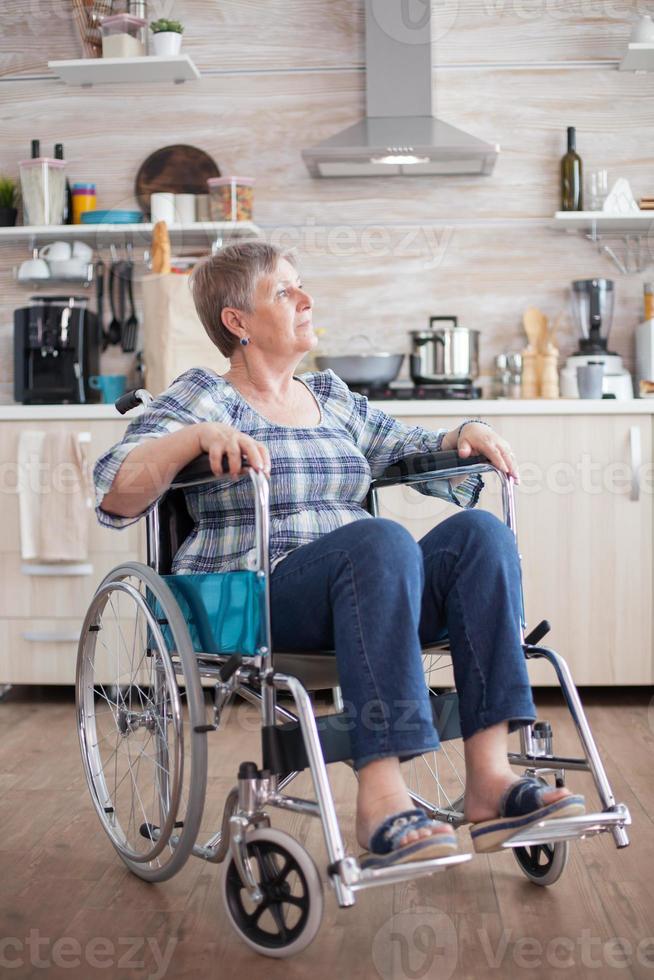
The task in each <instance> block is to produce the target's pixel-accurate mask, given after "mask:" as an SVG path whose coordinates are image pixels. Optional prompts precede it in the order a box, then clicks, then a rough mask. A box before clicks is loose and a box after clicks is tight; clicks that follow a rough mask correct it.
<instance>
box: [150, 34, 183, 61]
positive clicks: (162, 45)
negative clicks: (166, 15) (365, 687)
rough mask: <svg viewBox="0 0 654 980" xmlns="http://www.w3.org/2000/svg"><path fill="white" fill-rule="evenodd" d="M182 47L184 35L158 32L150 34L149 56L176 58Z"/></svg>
mask: <svg viewBox="0 0 654 980" xmlns="http://www.w3.org/2000/svg"><path fill="white" fill-rule="evenodd" d="M181 47H182V35H181V34H178V33H177V31H158V32H157V33H156V34H153V33H151V34H150V44H149V49H150V50H149V52H148V53H149V54H154V55H158V56H159V57H166V58H174V57H175V55H178V54H179V52H180V49H181Z"/></svg>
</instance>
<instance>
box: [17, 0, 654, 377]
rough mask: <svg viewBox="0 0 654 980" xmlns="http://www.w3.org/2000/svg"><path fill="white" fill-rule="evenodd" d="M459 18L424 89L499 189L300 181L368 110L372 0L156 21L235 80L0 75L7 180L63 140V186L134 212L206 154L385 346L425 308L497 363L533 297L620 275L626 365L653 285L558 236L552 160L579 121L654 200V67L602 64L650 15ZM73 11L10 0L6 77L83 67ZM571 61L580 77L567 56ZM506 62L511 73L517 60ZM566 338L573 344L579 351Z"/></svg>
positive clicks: (611, 161)
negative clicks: (251, 182)
mask: <svg viewBox="0 0 654 980" xmlns="http://www.w3.org/2000/svg"><path fill="white" fill-rule="evenodd" d="M163 2H164V0H161V3H163ZM454 6H455V7H456V11H455V12H456V17H454V18H453V19H451V23H450V22H448V26H447V30H443V27H444V22H441V23H440V25H439V24H438V22H437V23H436V25H435V28H436V31H437V33H438V32H439V31H440V34H439V39H438V62H439V65H445V67H443V68H442V70H441V69H439V70H435V72H434V76H433V78H434V86H435V95H436V102H437V111H438V113H439V114H440V115H442V117H443V118H444V119H445V120H447V121H448V122H451V123H453V124H455V125H458V126H461V127H462V128H463V129H467V130H469V131H470V132H473V133H476V134H478V135H479V136H482V137H485V138H487V139H491V140H495V141H497V142H499V143H500V144H501V146H502V155H501V157H500V160H499V162H498V165H497V167H496V170H495V173H494V174H493V175H492V176H491V177H488V178H476V179H472V178H464V177H462V178H442V179H432V178H423V179H420V178H413V179H412V178H402V179H397V178H393V179H388V180H381V179H364V180H361V179H359V180H354V179H351V180H322V181H315V180H312V179H311V178H310V177H309V176H308V174H307V171H306V169H305V167H304V164H303V163H302V160H301V157H300V150H301V149H302V147H304V146H308V145H311V144H312V143H314V142H317V141H318V140H319V139H322V138H324V137H326V136H328V135H331V134H332V133H334V132H336V131H337V130H338V129H340V128H342V127H345V126H347V125H349V124H350V123H352V122H354V121H355V120H356V119H357V118H359V116H360V114H361V112H362V110H363V102H364V77H363V73H362V71H361V70H360V67H361V58H362V44H363V34H362V26H363V25H362V17H361V11H362V4H361V3H360V2H359V0H357V2H350V0H331V2H330V3H329V4H323V3H317V2H315V0H265V2H264V0H222V2H221V3H219V4H217V3H214V2H213V0H211V2H209V0H187V2H186V3H184V5H183V6H182V5H181V4H180V3H173V2H172V0H171V2H170V3H169V4H168V6H167V8H166V10H165V11H164V10H163V9H161V11H160V12H161V13H169V14H172V15H174V14H177V15H178V16H180V17H182V18H183V19H184V21H185V23H186V25H187V34H186V40H185V44H186V45H187V50H189V51H191V53H193V54H194V56H196V57H197V60H198V63H199V64H200V65H201V66H202V67H204V68H206V69H211V71H212V72H214V71H217V72H219V71H222V70H223V69H226V70H227V73H225V74H211V75H208V76H204V77H203V78H202V79H201V80H200V81H199V82H197V83H188V84H186V85H182V86H174V85H148V86H142V87H141V88H139V89H133V88H129V87H127V86H119V85H116V86H101V87H97V88H94V89H90V90H88V89H76V88H69V87H67V86H64V85H63V84H61V83H58V82H55V81H50V80H46V79H39V78H34V79H27V78H25V79H22V80H16V81H10V80H8V78H7V76H6V75H5V79H4V80H3V81H0V128H1V131H2V134H3V139H2V144H1V145H0V172H2V173H5V172H6V173H14V172H15V171H16V168H17V164H18V161H19V160H21V159H23V158H24V156H25V155H26V154H27V152H28V148H29V141H30V139H32V138H33V137H37V136H38V137H39V138H40V139H41V141H42V146H43V147H44V149H46V150H49V147H50V145H51V144H54V142H56V141H62V142H64V145H65V147H66V154H67V157H68V159H69V161H70V166H69V174H70V176H71V178H73V179H80V178H85V179H89V180H94V181H95V182H96V184H97V186H98V194H99V205H100V206H107V207H130V206H133V204H134V197H133V181H134V176H135V173H136V171H137V169H138V166H139V164H140V163H141V161H142V160H143V159H144V158H145V157H146V156H147V155H148V154H149V153H150V152H152V151H153V150H154V149H156V148H157V147H159V146H162V145H165V144H166V143H169V142H173V141H175V142H178V141H179V142H189V143H193V144H195V145H197V146H201V147H203V148H204V149H206V150H207V151H209V152H210V153H211V154H212V155H213V156H214V157H215V158H216V160H217V161H218V163H219V164H220V166H221V168H222V169H223V172H225V173H229V172H237V173H238V172H240V173H249V174H252V175H253V176H255V177H256V178H257V190H256V200H255V220H257V222H258V223H259V224H260V225H261V226H262V227H263V229H264V232H265V234H266V235H267V236H268V237H269V238H271V239H272V240H275V241H278V242H284V243H287V244H292V245H296V246H297V247H298V249H299V251H300V254H301V255H302V256H303V264H304V267H305V270H306V276H307V281H308V282H309V284H310V286H311V288H312V289H313V290H314V292H315V297H316V304H317V315H316V321H317V322H320V323H322V324H323V325H324V326H326V327H327V328H328V330H329V337H330V339H333V340H334V342H335V343H338V344H341V345H343V344H344V343H345V342H346V341H347V338H348V336H349V335H350V334H351V333H353V332H357V331H358V330H359V329H360V328H365V330H366V332H369V333H370V334H371V336H372V338H373V340H374V341H375V343H377V344H378V345H379V346H380V347H383V348H386V349H392V350H402V349H405V348H406V331H407V330H409V329H415V328H417V327H422V326H424V324H425V322H426V317H427V316H428V315H429V314H430V313H458V314H459V315H460V317H461V319H462V322H464V323H465V324H467V325H469V326H472V325H474V326H479V327H480V328H481V329H482V330H483V342H482V367H483V368H484V369H485V370H487V369H489V368H490V365H491V363H492V358H493V355H494V354H495V353H497V352H498V351H499V350H501V349H503V347H504V346H505V345H506V344H509V346H513V347H519V346H520V344H521V337H520V319H521V314H522V310H523V309H524V307H525V306H526V305H528V304H530V303H537V304H542V305H543V307H544V308H545V309H546V310H547V312H549V313H551V314H553V313H555V312H556V311H557V310H558V309H560V308H561V307H562V306H564V305H565V303H566V289H567V285H568V283H569V281H570V279H572V278H580V277H585V276H590V275H608V276H611V277H613V278H614V279H616V281H617V305H616V316H615V326H614V334H613V339H614V346H615V347H616V349H617V350H618V351H619V353H621V354H623V355H624V356H625V357H626V358H627V360H628V362H631V358H632V332H633V326H634V324H635V323H636V322H638V319H639V316H640V298H641V293H642V279H643V278H644V277H643V276H633V277H624V276H621V275H619V274H618V272H617V270H616V269H615V268H614V267H613V266H612V265H611V264H610V263H609V262H608V260H607V259H605V258H600V257H599V256H598V255H597V253H596V252H595V250H594V249H593V247H592V246H591V245H590V244H589V243H586V242H584V241H583V240H581V239H578V238H576V237H574V236H564V235H560V234H558V233H557V232H554V231H551V230H550V229H549V228H548V227H547V223H548V219H549V217H550V216H551V214H552V213H553V211H554V210H555V209H556V206H557V197H558V160H559V157H560V155H561V153H562V151H563V142H564V132H565V127H566V126H567V125H570V124H574V125H576V126H577V128H578V130H579V147H580V151H581V153H582V156H583V158H584V163H585V166H586V167H587V169H588V168H593V167H598V166H606V167H608V169H609V173H610V176H611V177H612V178H615V177H617V176H619V175H623V176H626V177H628V178H629V180H630V181H631V183H632V186H633V188H634V191H635V192H636V194H637V195H638V194H641V193H652V189H653V183H652V182H653V181H654V176H653V172H652V167H651V160H652V157H653V156H654V152H653V151H654V144H653V136H652V134H653V133H654V100H653V98H652V96H653V95H654V74H651V75H649V74H648V75H635V74H624V73H619V72H618V71H617V70H615V68H614V67H611V66H604V67H602V66H599V65H597V64H596V63H595V62H596V60H597V59H598V58H604V57H617V56H618V55H619V53H620V51H621V49H622V47H623V46H624V43H625V40H626V36H627V34H628V33H629V29H630V23H631V22H632V21H633V19H634V18H635V16H636V14H637V13H638V12H639V10H640V6H642V4H640V6H639V4H637V3H635V2H634V3H631V4H628V3H621V4H607V3H589V2H588V0H571V2H569V3H567V4H563V3H562V2H559V0H542V3H541V0H528V2H527V0H521V2H520V3H519V2H518V0H459V2H458V3H456V4H454ZM66 8H67V3H65V2H63V0H62V2H60V3H56V4H55V3H54V0H38V2H37V0H35V2H34V3H33V4H28V5H25V4H23V3H22V2H21V3H19V2H18V0H8V2H6V3H5V4H4V5H3V8H2V11H1V12H0V27H2V30H0V65H3V66H4V69H6V70H10V71H14V70H18V69H19V68H20V70H21V71H22V70H24V71H25V72H30V73H34V72H35V71H42V70H43V69H44V67H45V62H46V61H47V58H48V57H66V56H69V55H76V54H78V53H79V52H78V51H77V50H73V48H74V47H75V45H76V44H77V40H76V34H75V31H74V30H73V28H72V26H71V25H72V19H71V20H70V21H69V20H67V19H66V17H63V16H61V13H62V10H63V11H64V12H65V9H66ZM435 8H436V13H437V20H438V17H441V18H445V19H447V17H449V16H450V15H451V14H452V12H453V6H452V5H450V3H449V0H447V2H445V3H441V4H435ZM153 10H154V8H153ZM539 10H540V14H538V11H539ZM48 11H50V13H51V14H52V17H50V19H48V17H47V16H46V15H47V14H48ZM55 11H56V12H57V13H56V16H55V13H54V12H55ZM640 12H644V11H640ZM30 14H33V16H32V17H31V18H30V16H29V15H30ZM44 24H47V25H48V29H47V31H46V29H45V27H44ZM37 28H38V29H37ZM255 28H256V29H255ZM12 59H13V60H12ZM21 59H23V60H22V61H21ZM557 59H558V60H559V61H560V62H561V63H559V64H558V65H556V64H554V63H552V62H553V60H557ZM573 60H574V61H580V62H582V64H581V66H579V65H577V66H574V65H569V64H565V63H564V62H566V61H573ZM509 61H514V62H515V65H514V66H513V67H507V66H506V64H505V63H506V62H509ZM548 62H550V64H549V66H548V64H547V63H548ZM480 63H484V64H480ZM448 65H449V67H447V66H448ZM8 66H9V67H8ZM12 66H13V67H12ZM21 66H22V67H21ZM321 66H322V69H323V70H319V68H320V67H321ZM348 66H350V69H349V70H348ZM289 68H292V69H293V70H288V69H289ZM332 69H336V70H332ZM230 72H231V73H230ZM653 254H654V250H653ZM24 256H25V250H24V248H17V247H8V246H6V245H3V246H0V383H5V384H6V383H7V382H8V381H10V379H11V373H12V369H11V363H10V354H11V312H12V310H13V308H14V307H15V306H18V305H21V304H22V303H24V302H25V301H26V299H27V297H28V296H29V291H28V290H25V289H22V288H20V287H18V286H17V285H16V284H15V283H14V282H13V280H12V277H11V268H12V266H13V265H15V264H17V263H18V262H19V261H20V260H21V259H22V258H23V257H24ZM355 328H356V330H355ZM566 329H567V330H568V334H567V339H566V337H563V338H562V345H561V346H562V349H563V350H564V352H568V351H569V350H570V348H571V347H572V342H573V341H572V337H571V334H570V328H569V327H568V328H566ZM120 357H121V355H119V354H117V353H116V352H115V351H111V352H110V358H111V360H109V359H108V360H107V362H106V364H107V365H110V366H109V367H108V368H107V369H109V370H118V369H120Z"/></svg>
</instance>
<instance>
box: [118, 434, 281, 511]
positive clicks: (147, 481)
mask: <svg viewBox="0 0 654 980" xmlns="http://www.w3.org/2000/svg"><path fill="white" fill-rule="evenodd" d="M201 453H208V455H209V462H210V464H211V469H212V472H213V473H215V474H216V475H222V473H223V468H222V460H223V456H225V455H226V456H227V458H228V460H229V472H230V474H231V475H232V476H234V477H236V476H238V475H239V474H240V473H242V472H243V462H242V457H243V456H245V457H246V458H247V460H248V462H249V463H250V465H251V466H253V467H254V468H255V469H257V470H259V469H263V470H264V471H265V472H267V473H269V472H270V457H269V456H268V450H267V448H266V447H265V446H264V445H263V444H262V443H259V442H255V440H254V439H252V438H251V437H250V436H247V435H245V434H244V433H243V432H238V430H237V429H234V428H233V427H232V426H230V425H225V424H223V423H221V422H196V423H194V424H192V425H186V426H184V428H183V429H179V430H178V431H177V432H171V433H170V434H169V435H166V436H161V437H160V438H158V439H146V440H144V441H143V442H142V443H140V444H139V445H137V446H136V447H135V448H134V449H133V450H132V451H131V453H130V454H129V456H127V457H126V458H125V459H124V460H123V462H122V463H121V465H120V469H119V470H118V472H117V473H116V476H115V477H114V480H113V483H112V484H111V489H110V490H109V492H108V493H106V494H105V496H104V498H103V500H102V510H103V511H105V512H106V513H109V514H115V515H117V516H118V517H137V516H138V515H139V514H142V513H143V512H144V511H145V510H147V508H148V507H149V506H150V504H152V503H153V502H154V501H155V500H158V498H159V497H160V496H161V495H162V493H164V492H165V491H166V490H167V489H168V487H169V486H170V484H171V483H172V482H173V480H174V478H175V476H176V475H177V473H179V471H180V470H181V469H182V468H183V467H184V466H186V464H187V463H190V462H191V460H193V459H195V458H196V456H200V455H201Z"/></svg>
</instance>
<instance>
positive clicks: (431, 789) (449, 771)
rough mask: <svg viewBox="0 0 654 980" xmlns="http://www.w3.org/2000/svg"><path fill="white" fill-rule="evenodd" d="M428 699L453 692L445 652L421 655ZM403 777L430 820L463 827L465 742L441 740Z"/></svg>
mask: <svg viewBox="0 0 654 980" xmlns="http://www.w3.org/2000/svg"><path fill="white" fill-rule="evenodd" d="M422 663H423V672H424V676H425V682H426V684H427V689H428V692H429V698H430V699H432V698H439V697H442V695H443V694H444V693H447V691H449V690H451V685H452V660H451V657H450V655H449V653H448V651H447V649H446V648H443V649H438V648H432V649H431V650H425V651H423V654H422ZM402 773H403V776H404V779H405V782H406V784H407V787H408V789H409V792H410V793H411V796H412V798H413V800H414V802H415V803H416V804H417V805H418V806H421V807H423V809H425V810H426V811H427V813H429V814H430V815H431V816H434V817H436V818H437V819H440V820H447V821H449V822H450V823H452V825H453V826H459V825H460V824H462V823H463V797H464V792H465V759H464V754H463V739H462V738H447V739H441V745H440V748H439V749H438V750H437V751H431V752H425V753H424V754H423V755H420V756H416V757H415V758H414V759H410V760H409V761H408V762H404V763H402Z"/></svg>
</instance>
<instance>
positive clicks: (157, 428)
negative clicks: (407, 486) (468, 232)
mask: <svg viewBox="0 0 654 980" xmlns="http://www.w3.org/2000/svg"><path fill="white" fill-rule="evenodd" d="M300 380H301V381H302V382H303V383H304V384H305V385H306V386H307V387H308V388H309V390H310V391H311V392H312V393H313V394H314V396H315V398H316V400H317V402H318V405H319V406H320V413H321V420H320V423H319V424H318V425H316V426H306V427H295V426H288V425H278V424H277V423H275V422H271V421H269V420H268V419H266V418H264V417H263V416H262V415H260V414H259V413H258V412H256V411H255V410H254V408H252V407H251V406H250V405H249V404H248V402H246V401H245V399H244V398H243V397H242V396H241V395H240V393H239V392H238V391H237V390H236V388H234V387H233V386H232V385H231V384H230V383H229V382H228V381H225V380H224V379H223V378H222V377H221V376H220V375H217V374H215V373H214V372H213V371H210V370H207V369H204V368H192V369H191V370H190V371H186V372H185V373H184V374H182V375H181V376H180V377H179V378H177V380H176V381H174V382H173V384H172V385H171V386H170V387H169V388H168V389H167V390H166V391H164V392H162V394H160V395H159V396H158V397H157V398H155V399H154V401H153V402H152V403H151V405H149V406H148V408H146V409H145V411H143V412H142V413H141V414H140V415H138V416H137V417H136V418H134V420H133V421H132V422H130V424H129V426H128V427H127V430H126V432H125V436H124V438H123V439H122V441H121V442H119V443H118V444H117V445H115V446H114V447H113V448H112V449H110V450H109V451H108V452H106V453H105V454H104V455H103V456H101V457H100V459H98V461H97V462H96V464H95V468H94V472H93V477H94V481H95V487H96V504H97V506H96V513H97V515H98V519H99V521H100V523H101V524H104V525H106V526H107V527H115V528H122V527H126V526H127V525H128V524H132V523H134V521H137V520H139V519H140V517H143V516H144V514H145V513H148V511H144V514H141V515H139V517H116V516H113V515H111V514H108V513H106V512H105V511H103V510H102V508H101V503H102V499H103V497H104V495H105V494H106V493H107V492H108V491H109V489H110V487H111V485H112V483H113V480H114V477H115V476H116V473H117V472H118V469H119V467H120V465H121V464H122V462H123V460H124V459H125V458H126V456H127V455H128V454H129V453H130V451H131V450H132V449H134V448H135V447H136V446H138V445H139V444H140V443H142V442H143V440H144V439H157V438H159V437H160V436H165V435H167V434H168V433H170V432H175V431H176V430H178V429H181V428H182V426H184V425H191V424H193V423H194V422H205V421H211V422H222V423H224V424H227V425H231V426H233V427H234V428H235V429H238V430H239V431H241V432H244V433H247V434H248V435H250V436H251V437H252V438H253V439H256V440H257V441H258V442H262V443H265V444H266V445H267V447H268V450H269V452H270V459H271V475H270V563H271V569H272V568H274V567H275V566H276V565H277V564H278V563H279V562H280V561H281V560H282V559H283V558H285V557H286V555H288V554H289V552H291V551H293V549H295V548H299V547H300V546H301V545H303V544H307V543H308V542H310V541H314V540H315V539H316V538H318V537H320V535H322V534H327V533H328V532H329V531H333V530H335V529H336V528H339V527H341V526H342V525H344V524H349V523H350V522H352V521H358V520H362V519H364V518H369V517H370V516H371V515H370V514H369V513H368V511H367V510H366V509H365V507H364V503H365V498H366V495H367V492H368V489H369V486H370V482H371V479H374V478H376V477H379V476H381V474H382V473H383V472H384V470H385V469H386V468H387V467H388V466H389V465H390V464H391V463H394V462H397V461H398V460H399V459H402V457H404V456H407V455H409V454H410V453H415V452H427V451H433V450H439V449H440V446H441V442H442V440H443V436H444V435H445V432H446V431H447V430H445V429H442V430H439V431H437V432H430V431H429V430H428V429H423V428H421V427H420V426H408V425H405V424H403V423H401V422H398V421H397V420H396V419H394V418H392V417H391V416H390V415H387V414H386V413H385V412H382V411H380V410H379V409H375V408H371V407H370V405H369V404H368V399H367V398H364V397H363V396H362V395H359V394H355V393H354V392H351V391H350V390H349V388H348V387H347V385H346V384H345V383H344V382H343V381H341V379H340V378H339V377H338V376H337V375H335V374H334V372H333V371H321V372H315V373H309V374H304V375H302V376H301V378H300ZM482 487H483V481H482V479H481V477H480V476H470V477H467V478H466V479H465V480H462V481H460V482H458V483H457V485H456V486H454V487H452V486H450V483H449V481H447V480H434V481H431V482H430V483H428V484H421V485H420V491H421V492H422V493H426V494H428V495H433V496H436V497H441V498H443V499H445V500H450V501H452V502H453V503H456V504H457V505H458V506H460V507H466V508H467V507H474V505H475V504H476V503H477V499H478V497H479V493H480V491H481V488H482ZM184 492H185V496H186V504H187V507H188V510H189V513H190V514H191V517H192V518H193V520H194V522H195V527H194V529H193V531H192V532H191V534H190V536H189V537H188V538H187V540H186V541H185V542H184V543H183V544H182V546H181V548H180V549H179V551H178V553H177V555H176V556H175V559H174V563H173V571H174V572H176V573H189V572H216V571H221V572H224V571H230V570H233V569H238V568H252V567H255V562H256V553H255V540H254V499H253V494H252V485H251V482H250V478H249V476H248V475H247V474H246V475H245V476H241V477H238V478H237V479H235V480H232V481H225V482H222V483H215V484H207V485H205V486H200V487H191V488H189V489H188V490H185V491H184ZM152 507H154V504H152V505H151V506H150V508H148V510H150V509H151V508H152Z"/></svg>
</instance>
